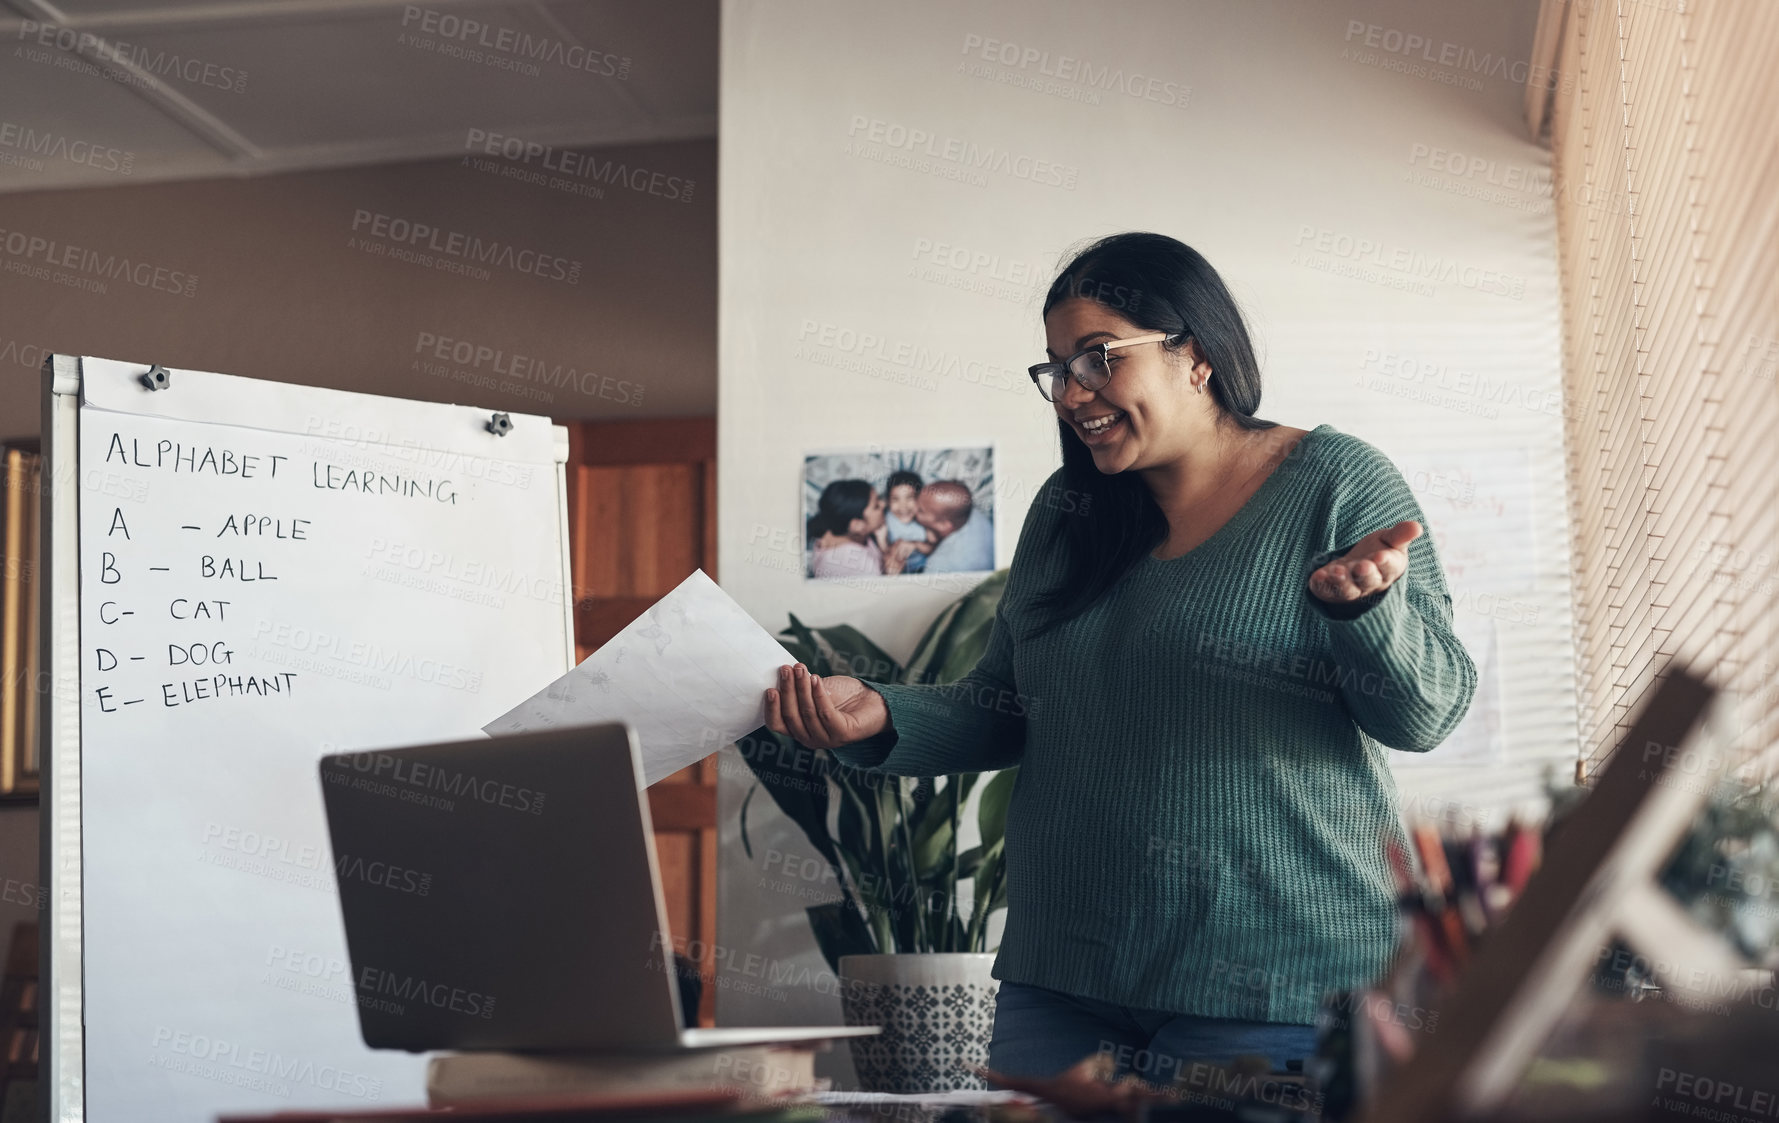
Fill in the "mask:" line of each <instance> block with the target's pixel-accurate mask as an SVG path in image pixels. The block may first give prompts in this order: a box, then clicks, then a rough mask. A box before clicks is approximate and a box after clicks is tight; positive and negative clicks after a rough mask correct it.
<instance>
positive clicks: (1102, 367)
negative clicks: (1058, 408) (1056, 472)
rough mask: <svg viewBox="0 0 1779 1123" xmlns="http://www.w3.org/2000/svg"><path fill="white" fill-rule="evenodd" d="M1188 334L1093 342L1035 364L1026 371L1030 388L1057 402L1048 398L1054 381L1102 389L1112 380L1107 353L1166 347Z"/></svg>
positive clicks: (1152, 334)
mask: <svg viewBox="0 0 1779 1123" xmlns="http://www.w3.org/2000/svg"><path fill="white" fill-rule="evenodd" d="M1191 336H1192V333H1191V332H1189V331H1172V332H1169V331H1152V332H1149V333H1148V334H1147V335H1133V336H1131V337H1130V338H1129V339H1108V340H1106V341H1105V342H1103V343H1095V344H1093V345H1092V346H1090V347H1084V348H1082V349H1081V350H1080V351H1077V352H1076V353H1075V354H1073V355H1070V356H1069V357H1068V360H1067V361H1066V362H1060V363H1037V364H1035V365H1033V366H1030V367H1027V368H1026V373H1027V374H1029V375H1031V376H1032V385H1033V386H1036V387H1037V388H1038V393H1040V394H1042V395H1044V400H1045V401H1047V402H1054V401H1056V399H1055V398H1053V397H1051V396H1050V395H1051V390H1054V389H1055V388H1056V386H1057V380H1059V379H1062V378H1065V377H1067V378H1073V379H1074V380H1075V381H1076V383H1078V384H1079V385H1080V387H1081V388H1082V389H1083V390H1087V391H1090V392H1093V391H1098V390H1100V389H1102V388H1103V387H1104V386H1105V385H1106V383H1108V382H1110V381H1111V380H1112V364H1111V362H1110V361H1109V356H1108V354H1107V352H1109V351H1112V350H1115V349H1117V348H1120V347H1135V346H1137V345H1139V344H1143V343H1165V344H1167V345H1169V346H1172V345H1175V344H1177V343H1179V342H1181V341H1184V340H1186V339H1189V338H1191ZM1045 379H1049V380H1050V384H1051V385H1050V389H1045V386H1044V380H1045Z"/></svg>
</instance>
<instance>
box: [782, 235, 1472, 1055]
mask: <svg viewBox="0 0 1779 1123" xmlns="http://www.w3.org/2000/svg"><path fill="white" fill-rule="evenodd" d="M1044 327H1045V333H1046V335H1047V338H1048V343H1049V352H1050V358H1051V360H1052V361H1051V362H1049V363H1044V364H1040V365H1039V366H1036V367H1033V368H1032V378H1033V381H1034V382H1035V383H1037V385H1038V389H1039V391H1040V392H1041V393H1043V394H1044V395H1045V397H1046V398H1048V399H1050V400H1051V401H1052V402H1053V403H1054V406H1055V409H1056V414H1057V428H1058V431H1059V433H1060V434H1061V438H1062V446H1063V466H1062V467H1061V468H1060V469H1058V470H1057V471H1056V472H1055V473H1053V474H1052V475H1051V476H1050V477H1049V479H1047V480H1046V481H1045V484H1044V487H1043V488H1042V489H1041V490H1040V493H1039V494H1038V496H1037V497H1036V499H1035V501H1034V502H1033V503H1032V505H1031V508H1030V510H1029V511H1028V513H1027V515H1026V520H1025V525H1024V527H1023V528H1022V529H1021V531H1020V536H1019V545H1018V548H1017V550H1016V552H1015V556H1014V560H1013V563H1012V567H1011V572H1010V573H1009V576H1008V583H1007V587H1006V590H1005V592H1004V594H1003V596H1002V599H1001V602H1000V606H999V608H998V609H997V611H996V617H995V622H994V626H993V629H992V632H991V634H990V639H989V644H988V648H987V650H986V652H985V653H984V654H983V656H982V659H981V660H980V662H978V664H977V665H976V667H975V669H974V670H972V671H971V672H970V674H969V675H968V676H967V677H966V678H964V679H963V680H961V681H960V682H959V683H955V684H950V685H922V686H899V685H885V684H881V683H863V682H860V681H859V680H857V679H853V678H845V677H838V676H835V677H829V678H825V679H820V680H816V679H814V678H812V677H811V676H810V675H809V674H807V673H806V672H805V670H804V668H803V667H801V666H798V665H787V666H785V667H783V668H781V669H780V677H779V685H778V688H777V689H775V690H768V691H767V692H766V698H767V706H766V712H767V724H768V726H770V727H771V728H772V729H775V730H778V731H780V732H787V733H789V734H791V735H792V736H794V737H796V738H797V739H798V740H799V741H801V742H803V743H804V744H806V745H810V746H812V747H818V748H826V749H829V750H832V751H833V753H834V755H835V756H836V757H837V758H839V759H840V760H842V761H844V762H846V763H848V764H854V765H859V766H864V767H872V768H875V769H876V770H878V771H881V772H885V773H890V774H895V775H904V776H932V775H948V774H952V773H957V772H967V771H978V770H987V769H997V768H1006V767H1008V766H1010V765H1015V764H1017V765H1020V766H1021V767H1020V771H1019V778H1018V781H1017V783H1016V784H1015V785H1014V791H1013V795H1012V803H1011V806H1010V808H1009V811H1008V816H1007V829H1006V855H1007V902H1008V904H1007V914H1006V925H1005V932H1004V935H1003V937H1002V941H1001V946H1000V952H999V954H998V956H997V957H996V960H995V966H994V975H995V977H996V978H998V979H1000V980H1001V985H1000V992H999V998H998V1001H997V1005H996V1012H995V1025H994V1035H993V1040H992V1042H991V1044H990V1047H989V1067H991V1068H993V1069H996V1070H998V1071H1001V1072H1005V1073H1009V1074H1013V1075H1021V1076H1049V1075H1054V1074H1056V1073H1057V1072H1060V1071H1061V1070H1062V1069H1064V1068H1066V1067H1068V1066H1069V1065H1070V1064H1071V1063H1073V1062H1074V1061H1077V1060H1079V1059H1080V1058H1082V1057H1084V1056H1086V1055H1088V1054H1091V1053H1096V1052H1102V1051H1104V1052H1109V1053H1112V1054H1113V1056H1114V1059H1115V1060H1116V1061H1118V1062H1119V1064H1120V1069H1121V1071H1136V1074H1137V1075H1139V1076H1142V1077H1144V1078H1145V1079H1149V1080H1152V1081H1155V1082H1158V1083H1167V1082H1170V1081H1171V1080H1172V1079H1173V1077H1174V1076H1175V1075H1176V1074H1177V1073H1178V1071H1179V1067H1178V1066H1180V1065H1183V1064H1187V1063H1190V1062H1191V1061H1194V1060H1203V1061H1212V1062H1218V1061H1227V1060H1229V1059H1231V1058H1233V1057H1234V1056H1237V1055H1240V1054H1244V1053H1257V1054H1264V1055H1266V1056H1269V1057H1271V1058H1272V1059H1273V1060H1274V1062H1275V1063H1279V1062H1283V1061H1286V1060H1289V1059H1291V1058H1294V1057H1304V1056H1308V1055H1309V1054H1311V1053H1312V1052H1313V1051H1314V1030H1313V1028H1312V1026H1313V1023H1314V1020H1315V1014H1316V1008H1317V1002H1318V999H1319V997H1320V995H1321V993H1322V992H1323V991H1324V990H1325V989H1334V988H1345V987H1351V986H1358V985H1362V984H1364V983H1366V982H1369V981H1370V980H1372V979H1373V978H1374V977H1375V976H1377V975H1378V974H1379V973H1380V972H1381V971H1382V970H1383V968H1384V967H1385V966H1386V965H1387V962H1388V959H1389V956H1390V954H1391V952H1392V950H1393V947H1394V932H1395V927H1394V921H1395V891H1394V887H1393V884H1392V882H1391V877H1390V872H1389V870H1388V867H1387V864H1386V859H1385V850H1384V846H1385V843H1386V841H1387V840H1389V839H1393V838H1399V837H1400V827H1399V825H1398V819H1397V806H1398V804H1397V796H1396V789H1395V785H1394V783H1393V782H1392V780H1391V776H1390V772H1389V768H1388V764H1387V759H1386V758H1387V749H1388V748H1395V749H1401V750H1405V751H1409V752H1426V751H1428V750H1430V749H1432V748H1433V747H1434V746H1436V745H1438V744H1439V743H1440V741H1442V740H1443V739H1444V738H1445V737H1446V736H1447V735H1448V734H1449V733H1450V732H1451V731H1452V729H1453V728H1454V727H1455V726H1456V725H1457V724H1458V721H1459V719H1461V718H1462V717H1463V716H1464V713H1465V711H1466V710H1467V709H1468V708H1469V705H1470V699H1471V696H1472V694H1473V693H1474V692H1475V688H1476V670H1475V667H1474V665H1473V664H1472V663H1471V660H1470V658H1469V656H1468V655H1466V653H1465V651H1464V649H1463V647H1462V646H1461V645H1460V644H1459V642H1458V640H1457V639H1456V638H1455V637H1454V636H1453V634H1452V629H1451V615H1452V613H1451V597H1450V595H1449V594H1448V592H1447V589H1446V583H1445V576H1444V574H1443V572H1442V570H1441V567H1440V563H1439V556H1438V553H1437V552H1436V551H1435V549H1434V546H1433V542H1432V540H1431V538H1429V537H1427V536H1426V535H1425V534H1423V532H1422V514H1421V511H1420V508H1419V507H1418V505H1417V504H1416V503H1415V499H1414V496H1413V495H1412V494H1411V493H1410V491H1409V488H1408V486H1407V484H1406V483H1405V482H1404V481H1403V478H1402V475H1401V473H1400V472H1398V471H1397V470H1396V468H1395V467H1394V466H1393V465H1392V464H1391V463H1390V461H1389V460H1388V459H1387V458H1385V457H1384V456H1383V455H1382V454H1381V453H1380V452H1378V450H1377V449H1375V448H1373V447H1372V446H1371V445H1370V444H1367V443H1366V442H1365V441H1362V440H1360V439H1359V438H1357V437H1353V436H1350V435H1348V434H1345V433H1342V432H1340V431H1339V430H1337V429H1335V428H1334V427H1332V426H1330V425H1320V426H1317V427H1316V428H1315V429H1313V430H1309V431H1305V430H1303V429H1295V428H1291V427H1288V426H1283V425H1279V424H1278V423H1276V422H1272V421H1266V420H1262V419H1260V418H1257V417H1255V416H1254V413H1255V410H1256V409H1257V408H1258V406H1259V403H1260V374H1259V368H1258V366H1257V364H1256V362H1255V358H1254V353H1253V349H1252V347H1251V345H1250V343H1249V340H1248V334H1247V330H1246V328H1245V327H1244V326H1243V323H1242V318H1241V315H1240V313H1239V311H1238V310H1237V308H1236V305H1235V302H1234V300H1233V299H1232V298H1231V296H1230V294H1229V292H1228V290H1227V289H1226V288H1225V287H1224V284H1223V282H1222V279H1221V278H1220V277H1219V276H1218V275H1217V273H1216V271H1215V270H1214V269H1212V268H1211V266H1210V264H1209V263H1207V262H1206V261H1205V260H1204V258H1202V257H1201V256H1199V255H1198V254H1197V253H1196V252H1194V251H1193V250H1192V249H1190V248H1189V247H1187V246H1185V245H1182V244H1181V243H1179V242H1177V241H1175V240H1173V239H1172V238H1167V237H1164V236H1162V235H1157V234H1121V235H1116V236H1114V237H1110V238H1107V239H1104V240H1103V241H1100V242H1098V243H1096V244H1094V245H1092V246H1090V247H1089V248H1088V249H1086V250H1085V251H1083V252H1082V253H1081V254H1079V255H1078V256H1076V257H1075V258H1074V259H1073V260H1072V261H1071V262H1070V263H1069V264H1068V265H1067V266H1066V267H1065V268H1064V269H1063V271H1062V273H1061V275H1059V276H1058V277H1057V279H1056V281H1055V283H1054V284H1053V285H1052V286H1051V288H1050V291H1049V294H1048V296H1047V298H1046V300H1045V302H1044ZM1133 1058H1142V1060H1141V1061H1140V1062H1139V1063H1138V1064H1136V1065H1132V1064H1129V1063H1127V1062H1128V1061H1129V1060H1130V1059H1133ZM1145 1069H1146V1071H1145Z"/></svg>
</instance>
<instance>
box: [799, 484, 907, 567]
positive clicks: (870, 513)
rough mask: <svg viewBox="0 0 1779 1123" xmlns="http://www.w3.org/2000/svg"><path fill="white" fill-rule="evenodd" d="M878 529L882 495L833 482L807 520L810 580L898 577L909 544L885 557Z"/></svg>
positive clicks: (865, 486) (866, 487)
mask: <svg viewBox="0 0 1779 1123" xmlns="http://www.w3.org/2000/svg"><path fill="white" fill-rule="evenodd" d="M882 528H883V496H881V495H879V494H878V493H877V489H876V488H874V487H872V486H871V485H870V484H868V483H866V482H865V481H864V480H835V481H834V482H833V483H830V484H829V485H828V486H827V487H825V488H823V489H822V495H821V498H820V499H819V500H817V501H816V510H815V514H813V515H811V516H810V517H809V525H808V527H807V531H808V535H809V542H810V544H811V545H812V546H813V547H814V549H815V556H814V557H813V558H812V559H811V560H810V563H809V573H810V576H812V577H877V576H881V575H883V574H886V573H890V574H895V573H901V572H902V568H903V566H905V565H906V564H907V562H908V554H909V552H910V551H911V550H912V549H913V543H906V544H904V543H897V544H895V545H894V546H892V547H891V548H890V549H889V550H888V551H887V552H886V551H884V550H883V549H882V548H881V547H880V546H878V544H877V536H878V532H879V531H880V530H881V529H882Z"/></svg>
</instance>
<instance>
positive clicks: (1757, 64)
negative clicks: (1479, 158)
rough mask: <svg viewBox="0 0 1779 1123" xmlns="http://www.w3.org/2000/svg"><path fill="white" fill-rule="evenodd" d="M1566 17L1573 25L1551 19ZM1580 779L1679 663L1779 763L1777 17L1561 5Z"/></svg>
mask: <svg viewBox="0 0 1779 1123" xmlns="http://www.w3.org/2000/svg"><path fill="white" fill-rule="evenodd" d="M1553 9H1554V11H1555V12H1556V13H1560V15H1552V13H1553ZM1546 15H1547V16H1551V17H1552V18H1551V20H1550V23H1552V24H1555V25H1557V26H1560V28H1561V37H1560V44H1559V45H1558V46H1557V48H1556V57H1557V60H1558V61H1557V66H1556V74H1555V78H1554V80H1553V81H1551V82H1550V83H1549V86H1550V87H1551V89H1550V93H1549V96H1548V99H1544V100H1543V106H1542V108H1543V109H1544V110H1546V111H1547V112H1548V119H1547V120H1545V121H1539V120H1537V115H1538V108H1539V107H1538V105H1537V104H1536V102H1534V101H1533V100H1532V99H1529V105H1533V106H1534V125H1535V128H1545V127H1548V130H1549V134H1550V141H1551V147H1552V169H1553V188H1554V196H1555V200H1556V216H1557V230H1558V243H1559V255H1560V256H1559V260H1560V268H1561V271H1562V279H1563V285H1562V288H1563V318H1564V352H1565V356H1564V358H1565V364H1564V365H1565V374H1564V378H1565V382H1566V414H1565V439H1566V441H1567V444H1568V472H1569V482H1570V494H1571V497H1572V498H1571V503H1572V510H1571V528H1572V533H1573V536H1574V542H1573V545H1574V551H1573V556H1574V559H1575V561H1574V573H1573V578H1572V579H1573V583H1574V598H1575V606H1576V623H1577V628H1576V642H1577V646H1578V652H1577V659H1578V668H1577V669H1578V684H1579V691H1580V698H1579V707H1578V713H1579V715H1580V716H1579V721H1580V730H1579V734H1580V742H1581V747H1582V752H1581V761H1580V767H1579V768H1578V776H1579V778H1582V779H1586V778H1588V777H1589V776H1591V775H1592V774H1594V773H1595V772H1596V771H1597V770H1598V769H1599V768H1600V766H1601V765H1602V764H1604V762H1605V760H1606V758H1607V757H1608V755H1609V754H1610V753H1611V752H1612V750H1613V747H1614V746H1615V745H1616V744H1617V743H1618V740H1619V739H1620V738H1621V737H1622V736H1623V735H1624V733H1625V732H1626V731H1627V729H1628V728H1629V725H1630V722H1631V718H1632V716H1633V715H1634V714H1635V713H1636V712H1637V710H1638V709H1639V708H1640V707H1641V705H1642V703H1643V701H1644V699H1645V698H1647V697H1648V695H1649V692H1650V691H1651V690H1652V689H1653V688H1654V686H1655V683H1656V681H1657V679H1658V678H1659V677H1660V676H1661V674H1662V673H1663V671H1664V669H1665V668H1666V667H1667V666H1668V664H1669V663H1670V661H1672V660H1677V659H1678V660H1682V661H1684V662H1685V663H1686V664H1687V665H1689V666H1691V667H1693V668H1694V669H1695V670H1698V671H1701V672H1703V673H1705V674H1706V675H1708V676H1709V677H1710V678H1711V679H1712V680H1713V681H1714V682H1715V683H1716V684H1717V685H1718V686H1719V687H1720V688H1721V689H1724V690H1726V691H1728V692H1729V694H1730V698H1731V700H1732V704H1733V706H1734V709H1733V710H1732V711H1731V712H1732V714H1733V715H1734V718H1733V721H1732V728H1733V729H1734V730H1735V732H1736V741H1735V762H1736V763H1737V764H1738V765H1739V766H1741V767H1743V768H1744V769H1745V770H1746V771H1747V772H1748V773H1749V774H1751V775H1754V776H1761V777H1764V776H1769V775H1771V774H1772V772H1773V769H1774V766H1775V764H1776V763H1779V751H1776V750H1775V747H1774V746H1775V741H1776V740H1779V738H1776V737H1775V732H1776V728H1779V635H1776V633H1775V610H1776V608H1779V383H1776V378H1775V375H1776V373H1779V3H1769V2H1766V0H1571V2H1569V3H1560V2H1557V3H1553V0H1546Z"/></svg>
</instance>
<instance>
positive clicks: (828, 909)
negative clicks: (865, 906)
mask: <svg viewBox="0 0 1779 1123" xmlns="http://www.w3.org/2000/svg"><path fill="white" fill-rule="evenodd" d="M803 911H804V913H806V914H807V915H808V917H809V930H810V931H811V932H814V933H815V944H816V946H817V947H819V948H820V949H821V952H822V958H823V959H825V960H827V961H828V970H830V971H832V972H834V974H835V975H839V974H840V957H841V956H843V955H873V954H875V953H876V952H877V950H878V948H877V942H876V941H875V940H873V939H872V938H871V929H870V928H869V927H867V926H866V924H865V921H864V918H863V917H861V916H859V912H858V909H857V908H855V907H853V904H852V902H851V901H832V902H830V903H828V904H825V905H811V906H809V907H808V908H806V909H804V910H803Z"/></svg>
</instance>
